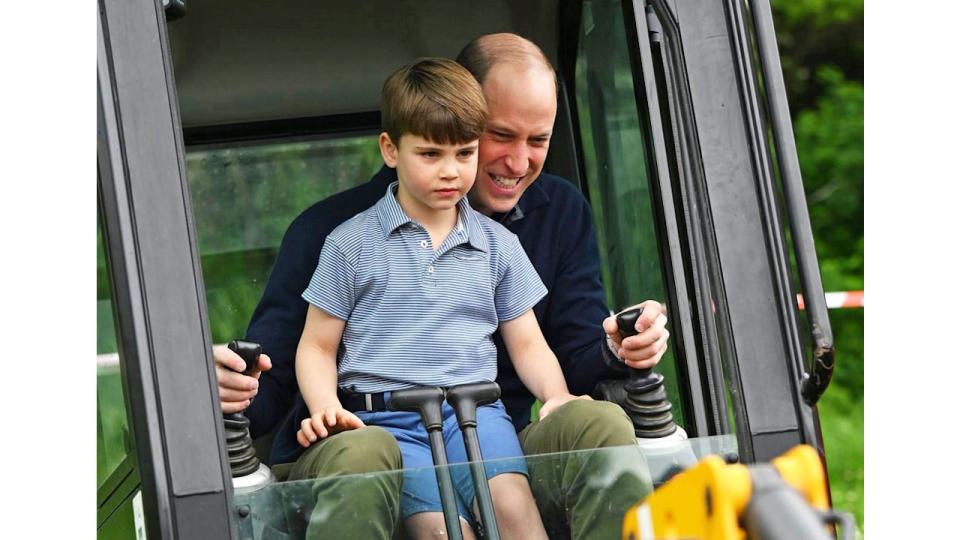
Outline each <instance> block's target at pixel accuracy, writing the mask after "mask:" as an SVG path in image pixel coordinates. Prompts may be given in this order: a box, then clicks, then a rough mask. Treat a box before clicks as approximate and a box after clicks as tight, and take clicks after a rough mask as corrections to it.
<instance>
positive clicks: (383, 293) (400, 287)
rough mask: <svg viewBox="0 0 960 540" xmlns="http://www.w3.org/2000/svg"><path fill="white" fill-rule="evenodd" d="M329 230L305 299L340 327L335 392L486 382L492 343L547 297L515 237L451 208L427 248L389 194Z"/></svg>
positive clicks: (465, 208)
mask: <svg viewBox="0 0 960 540" xmlns="http://www.w3.org/2000/svg"><path fill="white" fill-rule="evenodd" d="M396 187H397V182H393V183H392V184H390V186H389V187H388V188H387V192H386V194H385V195H384V196H383V198H381V199H380V200H379V201H378V202H377V203H376V204H375V205H374V206H372V207H370V208H369V209H367V210H365V211H363V212H361V213H360V214H357V215H356V216H354V217H353V218H351V219H350V220H348V221H346V222H344V223H343V224H342V225H340V226H339V227H337V228H336V229H335V230H334V231H333V232H332V233H330V235H329V236H327V240H326V242H325V243H324V245H323V249H322V250H321V251H320V262H319V264H318V265H317V268H316V270H315V271H314V273H313V277H312V278H311V279H310V284H309V285H308V286H307V289H306V291H304V293H303V299H304V300H306V301H307V302H309V303H311V304H313V305H314V306H316V307H318V308H320V309H322V310H324V311H326V312H327V313H329V314H331V315H333V316H334V317H337V318H338V319H342V320H344V321H346V325H345V326H344V331H343V338H342V343H341V347H340V350H339V353H338V359H337V360H338V362H337V375H338V377H337V378H338V385H339V386H340V387H341V388H346V389H349V390H352V391H354V392H384V391H392V390H399V389H402V388H409V387H411V386H416V385H425V386H453V385H456V384H465V383H471V382H478V381H493V380H494V379H495V378H496V376H497V349H496V346H495V345H494V343H493V340H492V338H491V336H492V334H493V333H494V332H495V331H496V330H497V327H498V326H499V324H500V323H501V322H504V321H509V320H512V319H515V318H517V317H519V316H520V315H522V314H523V313H524V312H526V311H527V310H528V309H531V308H532V307H533V306H534V305H535V304H536V303H537V302H539V301H540V299H541V298H543V297H544V296H545V295H546V292H547V289H546V287H544V285H543V282H542V281H540V277H539V275H538V274H537V272H536V270H535V269H534V268H533V265H532V264H531V263H530V260H529V259H528V258H527V255H526V253H525V252H524V251H523V248H522V247H521V246H520V241H519V240H518V239H517V236H516V235H515V234H513V233H512V232H510V231H508V230H507V229H506V228H505V227H503V226H502V225H500V224H499V223H496V222H495V221H493V220H491V219H489V218H488V217H486V216H484V215H482V214H480V213H478V212H477V211H475V210H473V209H472V208H471V207H470V205H469V204H468V203H467V199H466V197H464V198H462V199H461V200H460V201H459V202H458V203H457V208H458V210H459V212H458V219H457V225H456V226H455V227H454V229H453V230H452V231H451V232H450V234H449V235H448V236H447V238H446V240H444V241H443V244H442V245H440V246H439V248H437V249H435V248H434V246H433V245H432V243H431V241H430V235H429V233H427V230H426V229H425V228H424V227H423V226H421V225H420V224H418V223H417V222H415V221H413V220H412V219H410V218H409V217H408V216H407V215H406V213H405V212H404V211H403V209H402V208H400V204H399V203H398V202H397V199H396V196H395V195H394V193H395V191H396Z"/></svg>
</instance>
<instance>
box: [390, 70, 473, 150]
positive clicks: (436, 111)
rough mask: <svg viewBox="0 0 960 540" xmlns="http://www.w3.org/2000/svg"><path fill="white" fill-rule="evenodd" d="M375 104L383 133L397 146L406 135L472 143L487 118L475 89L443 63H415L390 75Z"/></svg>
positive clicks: (467, 78) (469, 80)
mask: <svg viewBox="0 0 960 540" xmlns="http://www.w3.org/2000/svg"><path fill="white" fill-rule="evenodd" d="M380 101H381V123H382V125H383V130H384V131H386V132H387V134H388V135H389V136H390V139H391V140H392V141H393V144H395V145H398V146H399V145H400V137H402V136H403V135H404V134H407V133H410V134H413V135H417V136H419V137H423V138H425V139H427V140H429V141H431V142H434V143H437V144H460V143H465V142H470V141H475V140H477V139H479V138H480V134H481V133H483V128H484V124H485V123H486V119H487V102H486V100H485V99H484V97H483V91H482V90H481V88H480V84H479V83H478V82H477V80H476V79H474V78H473V75H471V74H470V72H469V71H467V70H466V69H465V68H464V67H463V66H461V65H460V64H458V63H456V62H454V61H453V60H449V59H446V58H421V59H419V60H417V61H416V62H414V63H412V64H409V65H406V66H404V67H402V68H400V69H398V70H397V71H395V72H393V74H391V75H390V76H389V77H387V80H386V81H385V82H384V83H383V90H382V91H381V93H380Z"/></svg>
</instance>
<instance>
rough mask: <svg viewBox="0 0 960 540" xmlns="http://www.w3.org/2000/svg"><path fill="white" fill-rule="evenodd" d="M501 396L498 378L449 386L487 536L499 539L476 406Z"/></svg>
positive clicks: (487, 537)
mask: <svg viewBox="0 0 960 540" xmlns="http://www.w3.org/2000/svg"><path fill="white" fill-rule="evenodd" d="M498 399H500V385H498V384H497V383H495V382H482V383H474V384H462V385H459V386H452V387H450V388H448V389H447V403H449V404H450V406H451V407H453V411H454V412H455V413H456V415H457V423H458V424H460V434H461V435H463V444H464V447H465V448H466V450H467V459H469V460H470V474H471V476H472V477H473V490H474V493H476V496H477V508H479V510H480V522H481V524H482V525H483V538H484V539H485V540H500V529H499V528H498V527H497V516H496V513H495V512H494V509H493V499H492V498H491V496H490V485H489V484H488V483H487V474H486V470H485V469H484V467H483V454H482V453H481V452H480V439H479V438H478V437H477V406H478V405H486V404H488V403H493V402H494V401H496V400H498Z"/></svg>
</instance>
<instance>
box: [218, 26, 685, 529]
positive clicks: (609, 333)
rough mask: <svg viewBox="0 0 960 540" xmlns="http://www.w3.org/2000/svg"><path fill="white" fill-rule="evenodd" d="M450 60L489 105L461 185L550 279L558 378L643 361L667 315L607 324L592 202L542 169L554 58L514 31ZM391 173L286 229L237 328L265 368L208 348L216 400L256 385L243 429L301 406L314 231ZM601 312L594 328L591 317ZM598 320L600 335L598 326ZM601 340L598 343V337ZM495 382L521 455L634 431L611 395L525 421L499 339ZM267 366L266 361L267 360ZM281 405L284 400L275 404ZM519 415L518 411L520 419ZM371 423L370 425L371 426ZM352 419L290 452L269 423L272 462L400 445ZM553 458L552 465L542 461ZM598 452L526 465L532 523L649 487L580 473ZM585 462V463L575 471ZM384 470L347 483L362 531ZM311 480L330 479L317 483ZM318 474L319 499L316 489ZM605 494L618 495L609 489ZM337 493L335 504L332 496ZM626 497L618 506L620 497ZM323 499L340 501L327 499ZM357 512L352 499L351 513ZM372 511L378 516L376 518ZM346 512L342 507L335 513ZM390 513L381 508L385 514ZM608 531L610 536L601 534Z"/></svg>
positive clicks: (383, 452) (313, 465) (590, 509)
mask: <svg viewBox="0 0 960 540" xmlns="http://www.w3.org/2000/svg"><path fill="white" fill-rule="evenodd" d="M457 60H458V62H460V63H461V64H463V65H464V66H465V67H466V68H467V69H468V70H469V71H470V72H471V73H473V75H474V76H475V77H476V78H477V80H478V81H480V83H481V86H482V88H483V93H484V96H485V98H486V100H487V106H488V109H489V117H488V120H487V126H486V128H485V132H484V133H483V135H482V136H481V139H480V147H479V159H478V163H479V167H478V174H477V179H476V182H475V184H474V187H473V189H472V190H471V192H470V194H469V200H470V203H471V205H472V206H473V207H474V208H475V209H476V210H478V211H480V212H482V213H484V214H487V215H489V216H491V217H493V218H494V219H496V220H498V221H500V222H501V223H503V224H504V225H505V226H506V227H507V228H508V229H510V230H511V231H512V232H513V233H515V234H516V235H517V236H518V237H519V239H520V243H521V245H522V246H523V248H524V250H525V251H526V252H527V255H528V256H529V258H530V260H531V262H532V263H533V265H534V267H535V268H536V270H537V273H538V274H539V275H540V277H541V279H542V281H543V283H544V284H545V285H546V286H547V289H548V290H549V293H548V295H547V297H546V298H545V299H544V300H542V301H541V302H540V303H539V304H537V306H535V308H534V312H535V314H536V317H537V320H538V321H539V323H540V326H541V328H542V329H543V332H544V335H545V337H546V338H547V342H548V343H549V345H550V347H551V349H553V351H554V352H555V353H556V356H557V357H558V359H559V361H560V364H561V366H562V368H563V371H564V374H565V376H566V379H567V384H568V386H569V387H570V391H571V392H573V393H575V394H583V393H590V392H591V391H592V389H593V387H594V386H595V384H596V383H597V382H598V381H599V380H601V379H603V378H607V377H610V376H612V375H613V374H614V373H613V372H614V368H612V367H611V365H615V364H616V363H617V360H613V361H606V362H605V361H604V355H606V356H607V357H608V358H610V357H612V356H613V355H612V354H611V353H610V350H611V348H612V349H613V350H616V352H617V354H618V355H619V357H620V358H621V359H623V361H624V362H626V363H627V365H630V366H632V367H638V368H639V367H650V366H652V365H654V364H656V362H658V361H659V360H660V358H661V357H662V356H663V353H664V352H665V350H666V346H667V338H668V336H669V333H668V332H667V331H666V329H665V328H664V325H665V324H666V316H665V315H664V314H663V313H662V312H661V306H660V304H659V303H658V302H654V301H648V302H645V303H644V304H643V305H644V313H643V316H642V317H641V319H640V320H639V321H638V323H637V329H638V330H640V334H639V335H637V336H635V337H632V338H629V339H627V340H624V341H623V343H621V342H620V338H619V336H618V335H617V332H616V324H615V322H614V321H613V320H612V318H608V317H607V315H608V313H609V312H608V310H607V309H606V306H605V305H604V296H603V289H602V287H601V285H600V279H599V274H600V259H599V252H598V248H597V242H596V236H595V232H594V229H593V224H592V218H591V213H590V208H589V206H588V204H587V203H586V201H585V200H584V199H583V197H582V196H581V195H580V194H579V192H577V191H576V189H575V188H573V187H572V185H571V184H569V183H568V182H566V181H565V180H563V179H560V178H558V177H555V176H552V175H549V174H545V173H542V169H543V163H544V160H545V158H546V155H547V151H548V148H549V143H550V136H551V132H552V130H553V124H554V119H555V117H556V111H557V95H556V80H555V72H554V70H553V68H552V66H551V65H550V63H549V61H548V60H547V58H546V56H545V55H544V54H543V52H542V51H541V50H540V49H539V48H538V47H537V46H536V45H534V44H533V43H531V42H529V41H527V40H525V39H523V38H520V37H519V36H516V35H513V34H492V35H487V36H482V37H480V38H478V39H476V40H474V41H473V42H471V43H470V44H468V45H467V46H466V47H465V48H464V50H463V51H461V53H460V55H459V57H458V58H457ZM393 180H395V177H394V175H393V173H392V172H391V171H390V170H381V171H380V173H378V174H377V175H376V176H375V177H374V178H373V180H371V182H369V183H367V184H364V185H362V186H359V187H357V188H354V189H351V190H348V191H346V192H344V193H341V194H338V195H336V196H334V197H331V198H330V199H327V200H326V201H322V202H320V203H318V204H317V205H314V206H313V207H311V208H310V209H308V210H307V211H305V212H304V213H303V214H302V215H301V216H300V217H298V218H297V220H296V221H295V222H294V223H293V224H292V225H291V227H290V229H289V230H288V231H287V234H286V235H285V237H284V241H283V244H282V245H281V248H280V253H279V255H278V257H277V262H276V264H275V266H274V269H273V272H272V274H271V277H270V281H269V283H268V285H267V288H266V291H265V292H264V296H263V298H262V299H261V302H260V304H259V305H258V307H257V310H256V312H255V313H254V316H253V320H252V321H251V324H250V328H249V330H248V335H247V338H248V339H250V340H253V341H258V342H260V343H261V344H262V345H263V346H264V351H265V353H267V355H269V356H270V357H272V359H273V360H272V362H271V360H270V358H267V357H266V356H264V357H261V360H260V367H261V369H262V370H264V373H263V374H262V377H260V380H259V391H258V390H257V382H258V381H257V380H255V378H251V377H243V376H241V375H239V374H237V373H233V372H231V371H230V369H231V368H232V369H237V368H239V367H241V366H242V362H241V361H239V358H236V357H234V356H233V355H232V353H230V352H229V351H226V350H225V349H218V350H217V351H216V352H215V357H216V359H217V363H218V366H217V367H218V369H217V373H218V380H219V381H220V396H221V404H222V406H223V408H224V411H225V412H232V411H238V410H243V409H245V408H246V407H247V406H248V405H249V399H250V398H252V396H253V395H254V394H256V395H257V399H256V400H255V401H254V402H253V404H252V406H250V407H249V409H247V410H246V411H245V413H246V415H247V416H248V417H249V418H250V420H251V424H252V434H253V436H254V437H257V436H259V435H262V434H265V433H267V432H269V431H270V430H271V429H272V428H273V427H274V426H276V425H277V424H278V422H280V421H281V420H284V422H283V423H282V425H281V426H280V428H279V429H280V430H290V429H293V430H294V431H295V430H296V426H297V422H298V420H299V418H300V417H302V414H303V404H302V399H300V398H299V396H297V397H295V392H296V380H295V377H294V372H293V367H294V357H295V354H296V346H297V340H298V338H299V336H300V331H301V330H302V327H303V321H304V317H305V312H306V304H305V302H304V301H303V300H302V299H301V298H300V295H301V293H302V292H303V290H304V289H305V288H306V284H307V282H308V281H309V279H310V276H311V275H312V273H313V270H314V268H315V266H316V262H317V256H318V254H319V252H320V248H321V247H322V244H323V239H324V237H325V236H326V235H327V234H328V233H329V232H330V231H331V230H332V229H333V228H334V227H336V226H337V225H339V223H341V222H342V221H344V220H346V219H348V218H350V217H352V216H353V215H354V214H356V213H357V212H359V211H361V210H364V209H365V208H367V207H369V206H370V205H371V204H373V203H374V202H375V201H376V200H377V198H379V197H380V196H382V195H383V193H384V190H385V189H386V185H387V184H388V183H389V182H391V181H393ZM600 321H603V331H601V329H600V325H599V324H598V323H599V322H600ZM604 331H605V332H606V336H605V335H604ZM608 340H609V342H610V344H608V343H607V341H608ZM497 345H498V349H499V350H500V352H501V354H500V362H499V366H498V382H499V383H500V385H501V387H502V390H503V397H502V399H503V402H504V405H505V406H506V408H507V411H508V412H509V413H510V415H511V417H512V418H513V421H514V424H515V427H516V428H517V430H518V431H520V439H521V444H522V446H523V449H524V453H525V454H527V455H532V454H542V453H552V452H564V451H571V450H585V449H593V448H601V447H611V446H620V445H629V444H632V443H633V430H632V426H631V424H630V422H629V420H628V419H627V417H626V415H625V414H624V413H623V411H622V410H620V409H619V407H617V406H615V405H613V404H609V403H603V402H590V401H579V400H578V402H576V403H575V402H570V403H567V404H565V405H564V406H562V407H560V408H558V409H557V410H556V411H554V412H553V413H552V414H551V415H550V416H548V417H547V418H546V419H544V421H542V422H537V423H534V424H529V418H530V407H531V405H532V404H533V397H532V396H531V395H530V394H529V392H527V391H526V390H525V389H524V388H523V386H522V384H521V383H520V380H519V378H518V377H517V375H516V373H515V372H514V371H513V368H512V366H511V365H510V362H509V361H508V360H506V354H504V353H503V345H502V342H499V341H498V344H497ZM271 368H272V369H271ZM291 408H292V409H293V414H292V415H291V416H287V417H286V418H285V419H284V416H285V415H287V413H288V411H290V410H291ZM528 424H529V425H528ZM381 431H382V430H381ZM381 431H378V430H376V428H364V429H360V430H354V431H351V432H345V433H340V434H337V435H335V436H333V437H329V438H328V439H326V440H325V441H324V443H323V444H318V445H315V446H314V447H311V449H310V450H309V451H308V452H306V453H303V454H302V455H300V454H299V450H302V449H297V448H291V447H290V446H283V443H282V442H281V441H284V440H289V439H290V437H280V436H278V437H277V442H276V444H275V445H274V448H273V451H272V453H271V461H272V462H273V463H285V462H289V461H293V460H295V465H293V467H292V470H291V472H290V478H292V479H296V478H312V477H318V476H329V475H331V474H342V473H346V472H367V471H379V470H391V469H393V468H396V467H397V466H398V463H399V459H398V457H397V456H398V455H399V451H397V449H396V444H395V443H393V441H392V439H390V437H389V435H384V433H381ZM553 465H557V466H553ZM601 465H602V464H599V463H598V462H597V461H596V460H591V459H576V460H569V461H562V462H558V463H555V464H552V465H551V466H550V467H544V468H542V469H538V468H537V467H536V465H532V466H531V469H530V474H531V484H532V486H533V490H534V495H535V497H536V499H537V503H538V506H539V508H540V510H541V514H542V515H543V517H544V524H545V525H546V526H547V528H548V532H551V536H553V535H554V534H556V533H557V532H558V531H559V530H560V529H562V528H565V527H566V525H569V528H570V532H571V536H572V537H574V538H588V537H595V538H605V537H609V536H611V532H614V533H615V531H616V530H617V529H618V528H619V523H612V522H611V520H609V519H608V518H607V517H606V516H605V515H604V514H603V513H602V512H599V511H598V510H599V509H600V506H601V505H606V504H613V505H614V506H615V507H617V506H618V505H620V504H623V503H626V504H629V502H633V501H635V500H636V499H638V498H640V497H642V496H643V495H645V494H646V492H647V491H648V490H649V489H650V485H649V479H647V478H645V477H644V476H643V471H642V470H640V471H636V474H635V475H633V476H630V475H627V476H628V478H627V479H626V480H625V481H624V482H623V483H622V484H618V485H617V488H616V489H611V490H609V492H607V493H603V492H602V487H604V486H601V487H598V486H596V485H594V486H593V487H591V486H589V485H587V484H588V483H587V482H585V481H584V476H588V475H589V474H590V471H593V470H596V468H598V467H600V466H601ZM578 472H583V474H578ZM391 478H393V479H394V480H398V479H399V477H397V476H396V475H393V476H386V475H385V476H384V478H383V481H382V482H379V483H377V482H368V483H366V484H365V485H364V486H363V487H358V486H354V487H357V488H358V489H364V490H366V491H364V492H363V493H359V494H357V496H355V497H352V498H351V499H352V500H357V501H362V502H360V504H366V505H369V508H365V509H364V511H366V512H369V513H370V517H371V526H372V527H373V528H374V529H375V530H372V531H371V530H368V531H365V534H367V535H370V536H378V537H385V538H387V537H389V536H390V533H391V531H390V524H391V523H393V522H395V521H396V519H397V514H398V508H397V507H398V504H397V502H396V501H397V500H398V499H399V497H398V496H397V495H396V493H398V491H399V490H398V488H397V487H396V486H395V485H394V484H393V482H392V480H390V479H391ZM318 485H324V486H329V484H326V483H320V484H318ZM324 489H327V490H328V491H329V490H332V489H333V488H332V487H327V488H318V490H319V491H318V492H317V497H318V499H320V498H322V497H325V496H326V495H327V494H328V493H324V492H322V491H323V490H324ZM612 499H618V500H616V501H613V500H612ZM340 506H341V507H342V506H343V505H340ZM624 509H625V506H624ZM327 511H328V515H329V512H334V513H335V512H339V511H344V509H343V508H334V509H331V508H329V507H328V508H327ZM355 513H356V508H353V509H352V510H351V514H355ZM374 516H376V517H379V518H380V519H375V518H374ZM345 519H347V518H345ZM391 520H392V521H391ZM613 536H617V535H616V534H613Z"/></svg>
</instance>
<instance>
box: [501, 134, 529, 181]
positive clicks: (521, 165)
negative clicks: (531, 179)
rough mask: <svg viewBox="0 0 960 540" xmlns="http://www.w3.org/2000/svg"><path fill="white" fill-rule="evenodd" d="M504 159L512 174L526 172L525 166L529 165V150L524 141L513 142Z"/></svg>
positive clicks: (520, 174)
mask: <svg viewBox="0 0 960 540" xmlns="http://www.w3.org/2000/svg"><path fill="white" fill-rule="evenodd" d="M504 161H505V163H506V165H507V168H508V169H510V172H511V173H512V174H516V175H518V176H522V175H523V174H524V173H526V172H527V168H528V167H529V166H530V150H529V149H528V148H527V145H526V143H525V142H518V143H517V144H514V145H513V146H512V147H511V148H510V152H509V153H508V154H507V156H506V159H505V160H504Z"/></svg>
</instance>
